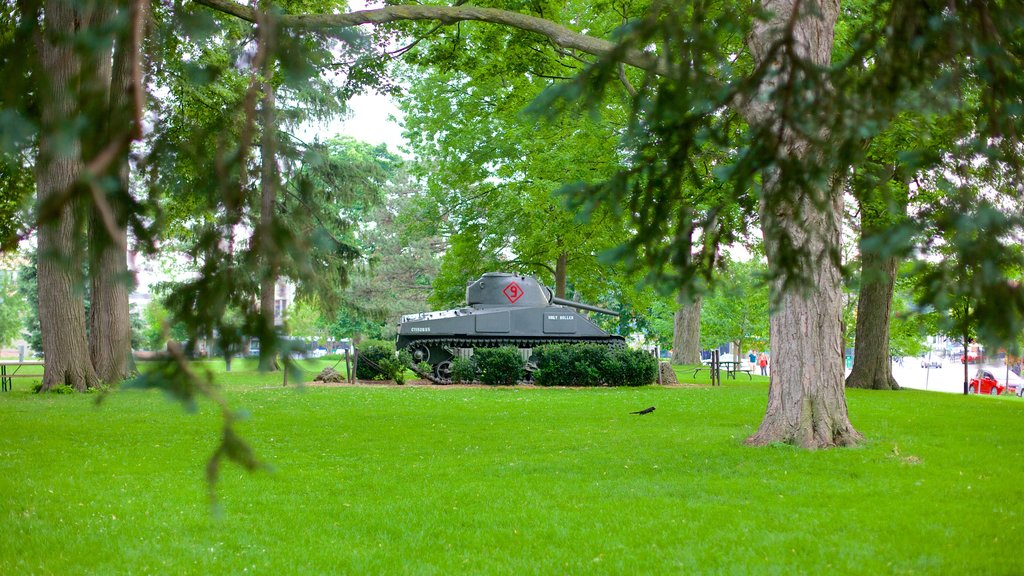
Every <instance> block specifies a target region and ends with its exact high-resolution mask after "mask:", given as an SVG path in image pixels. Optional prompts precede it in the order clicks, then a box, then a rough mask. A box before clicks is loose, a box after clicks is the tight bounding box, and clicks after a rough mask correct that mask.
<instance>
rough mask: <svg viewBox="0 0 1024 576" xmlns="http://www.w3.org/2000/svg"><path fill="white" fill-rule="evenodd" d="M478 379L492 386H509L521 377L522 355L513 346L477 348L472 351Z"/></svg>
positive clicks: (522, 371) (522, 372)
mask: <svg viewBox="0 0 1024 576" xmlns="http://www.w3.org/2000/svg"><path fill="white" fill-rule="evenodd" d="M473 364H475V365H476V370H477V373H478V374H479V375H480V376H479V377H480V381H481V382H483V383H484V384H490V385H492V386H509V385H512V384H515V383H516V382H518V381H520V380H522V379H523V376H524V372H525V370H524V368H525V366H524V365H523V356H522V355H521V354H520V353H519V349H518V348H516V347H515V346H502V347H501V348H477V349H476V350H474V351H473Z"/></svg>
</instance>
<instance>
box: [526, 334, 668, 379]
mask: <svg viewBox="0 0 1024 576" xmlns="http://www.w3.org/2000/svg"><path fill="white" fill-rule="evenodd" d="M533 353H534V355H533V359H534V361H535V362H536V364H537V370H536V372H534V374H533V379H534V382H535V383H536V384H537V385H538V386H601V385H608V386H644V385H647V384H653V383H654V381H655V380H656V379H657V377H658V361H657V360H656V359H655V358H654V357H653V356H651V355H650V354H648V353H646V352H644V351H642V350H630V349H628V348H623V347H609V346H605V345H604V344H548V345H545V346H539V347H537V348H535V349H534V351H533Z"/></svg>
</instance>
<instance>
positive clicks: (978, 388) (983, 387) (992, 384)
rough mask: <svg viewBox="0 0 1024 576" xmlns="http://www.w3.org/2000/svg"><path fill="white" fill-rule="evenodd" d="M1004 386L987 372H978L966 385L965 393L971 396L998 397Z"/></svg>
mask: <svg viewBox="0 0 1024 576" xmlns="http://www.w3.org/2000/svg"><path fill="white" fill-rule="evenodd" d="M1005 389H1006V386H1004V385H1002V384H1000V383H999V382H998V381H997V380H996V377H995V376H993V375H992V373H991V372H989V371H988V370H978V373H977V374H975V375H974V378H971V382H970V384H968V385H967V391H968V392H969V393H971V394H991V395H993V396H998V395H999V394H1002V393H1003V390H1005Z"/></svg>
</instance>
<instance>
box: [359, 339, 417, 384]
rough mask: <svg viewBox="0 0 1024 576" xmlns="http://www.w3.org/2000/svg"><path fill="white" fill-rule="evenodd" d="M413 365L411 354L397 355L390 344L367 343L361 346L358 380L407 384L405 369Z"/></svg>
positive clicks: (401, 353) (404, 352)
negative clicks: (391, 381) (392, 381)
mask: <svg viewBox="0 0 1024 576" xmlns="http://www.w3.org/2000/svg"><path fill="white" fill-rule="evenodd" d="M411 363H412V358H411V357H410V356H409V353H408V352H406V351H405V350H402V351H401V352H400V353H398V354H396V353H395V346H394V344H391V343H390V342H379V341H367V342H364V343H363V344H361V345H360V346H359V365H358V366H357V367H356V378H359V379H360V380H394V381H395V382H397V383H399V384H405V369H406V368H408V367H409V365H410V364H411Z"/></svg>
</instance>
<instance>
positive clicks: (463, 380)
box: [421, 354, 521, 384]
mask: <svg viewBox="0 0 1024 576" xmlns="http://www.w3.org/2000/svg"><path fill="white" fill-rule="evenodd" d="M474 357H475V354H474ZM520 363H521V360H520ZM421 371H422V372H425V373H430V365H429V364H428V365H427V367H426V370H421ZM476 381H477V372H476V362H475V361H474V358H461V357H460V358H454V359H452V383H453V384H469V383H472V382H476Z"/></svg>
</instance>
